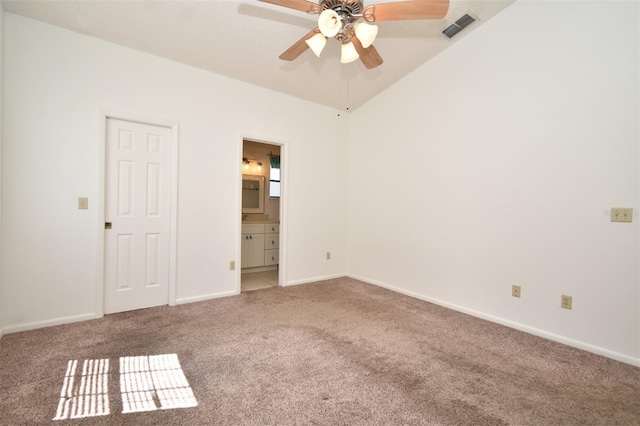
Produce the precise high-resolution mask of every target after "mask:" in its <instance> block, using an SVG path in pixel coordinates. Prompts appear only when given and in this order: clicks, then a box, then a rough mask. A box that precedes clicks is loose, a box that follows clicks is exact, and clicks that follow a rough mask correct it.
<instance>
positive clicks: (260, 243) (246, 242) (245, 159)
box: [240, 139, 282, 292]
mask: <svg viewBox="0 0 640 426" xmlns="http://www.w3.org/2000/svg"><path fill="white" fill-rule="evenodd" d="M280 154H281V149H280V146H279V145H273V144H268V143H264V142H257V141H252V140H248V139H245V140H243V141H242V235H241V285H240V288H241V291H242V292H245V291H253V290H260V289H265V288H269V287H276V286H278V285H280V268H279V265H280V235H281V233H280V205H281V200H282V197H281V191H280V188H281V186H280V184H281V176H282V170H281V162H280Z"/></svg>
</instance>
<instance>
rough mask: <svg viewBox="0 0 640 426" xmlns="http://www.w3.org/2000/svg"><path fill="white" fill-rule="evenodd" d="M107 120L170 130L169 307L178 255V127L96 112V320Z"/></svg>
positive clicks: (100, 311) (100, 307)
mask: <svg viewBox="0 0 640 426" xmlns="http://www.w3.org/2000/svg"><path fill="white" fill-rule="evenodd" d="M109 118H113V119H117V120H126V121H133V122H136V123H142V124H149V125H152V126H159V127H167V128H169V129H171V171H170V176H171V180H170V182H169V185H170V188H171V189H170V191H171V194H170V197H171V206H170V209H171V211H170V213H169V214H170V219H169V306H174V305H176V294H177V290H176V289H177V251H178V152H179V150H178V147H179V141H180V125H179V123H178V122H176V121H172V120H165V119H158V118H152V117H147V116H144V115H140V114H132V113H128V112H123V111H117V110H112V109H106V108H101V109H100V110H99V112H98V132H99V134H98V138H97V140H98V150H97V151H98V156H97V164H96V170H97V171H98V180H97V181H98V183H97V185H98V186H97V188H96V198H97V200H96V208H97V215H96V217H97V219H98V222H97V224H96V227H97V238H96V240H97V245H96V304H95V312H96V314H95V315H96V318H100V317H102V316H104V206H105V196H106V194H105V184H106V170H105V163H106V159H107V157H106V147H107V131H106V129H107V127H106V123H107V120H108V119H109Z"/></svg>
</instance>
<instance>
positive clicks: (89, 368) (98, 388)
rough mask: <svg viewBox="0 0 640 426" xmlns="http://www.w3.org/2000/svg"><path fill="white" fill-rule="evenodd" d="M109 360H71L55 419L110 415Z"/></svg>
mask: <svg viewBox="0 0 640 426" xmlns="http://www.w3.org/2000/svg"><path fill="white" fill-rule="evenodd" d="M108 376H109V360H108V359H86V360H84V362H83V363H82V369H78V360H69V362H68V364H67V372H66V374H65V375H64V381H63V383H62V390H61V391H60V402H59V403H58V410H57V411H56V416H55V417H54V418H53V420H65V419H81V418H84V417H95V416H107V415H109V390H108V389H109V377H108Z"/></svg>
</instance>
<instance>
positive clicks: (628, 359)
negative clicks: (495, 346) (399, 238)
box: [347, 274, 640, 367]
mask: <svg viewBox="0 0 640 426" xmlns="http://www.w3.org/2000/svg"><path fill="white" fill-rule="evenodd" d="M347 276H348V277H349V278H353V279H354V280H358V281H362V282H365V283H367V284H372V285H375V286H378V287H382V288H386V289H387V290H391V291H394V292H396V293H401V294H404V295H405V296H410V297H413V298H416V299H420V300H424V301H425V302H429V303H433V304H436V305H440V306H443V307H445V308H449V309H452V310H454V311H458V312H462V313H464V314H467V315H471V316H473V317H476V318H480V319H484V320H487V321H491V322H494V323H497V324H501V325H504V326H506V327H509V328H513V329H516V330H519V331H523V332H525V333H529V334H533V335H534V336H538V337H543V338H545V339H548V340H553V341H554V342H558V343H562V344H563V345H567V346H571V347H574V348H577V349H582V350H584V351H587V352H591V353H594V354H597V355H602V356H605V357H607V358H611V359H614V360H616V361H620V362H624V363H626V364H631V365H634V366H636V367H640V358H634V357H632V356H629V355H625V354H621V353H618V352H614V351H611V350H609V349H605V348H601V347H599V346H595V345H591V344H589V343H584V342H581V341H579V340H574V339H570V338H568V337H564V336H561V335H559V334H554V333H549V332H548V331H544V330H540V329H538V328H534V327H529V326H528V325H524V324H520V323H517V322H514V321H510V320H507V319H504V318H501V317H497V316H494V315H489V314H485V313H483V312H480V311H476V310H473V309H469V308H465V307H463V306H460V305H456V304H453V303H449V302H445V301H442V300H439V299H435V298H433V297H428V296H424V295H422V294H419V293H414V292H412V291H408V290H403V289H401V288H398V287H394V286H391V285H388V284H385V283H382V282H380V281H375V280H370V279H368V278H365V277H361V276H358V275H354V274H348V275H347Z"/></svg>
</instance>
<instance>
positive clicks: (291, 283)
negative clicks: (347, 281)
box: [284, 274, 364, 287]
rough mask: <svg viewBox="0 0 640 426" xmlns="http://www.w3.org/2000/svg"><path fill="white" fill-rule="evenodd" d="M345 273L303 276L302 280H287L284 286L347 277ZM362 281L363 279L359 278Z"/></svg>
mask: <svg viewBox="0 0 640 426" xmlns="http://www.w3.org/2000/svg"><path fill="white" fill-rule="evenodd" d="M347 276H348V275H347V274H332V275H323V276H321V277H314V278H305V279H303V280H296V281H291V282H288V283H286V284H284V286H286V287H288V286H292V285H299V284H309V283H315V282H318V281H326V280H333V279H336V278H344V277H347ZM355 279H357V278H355ZM361 281H364V280H361Z"/></svg>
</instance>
